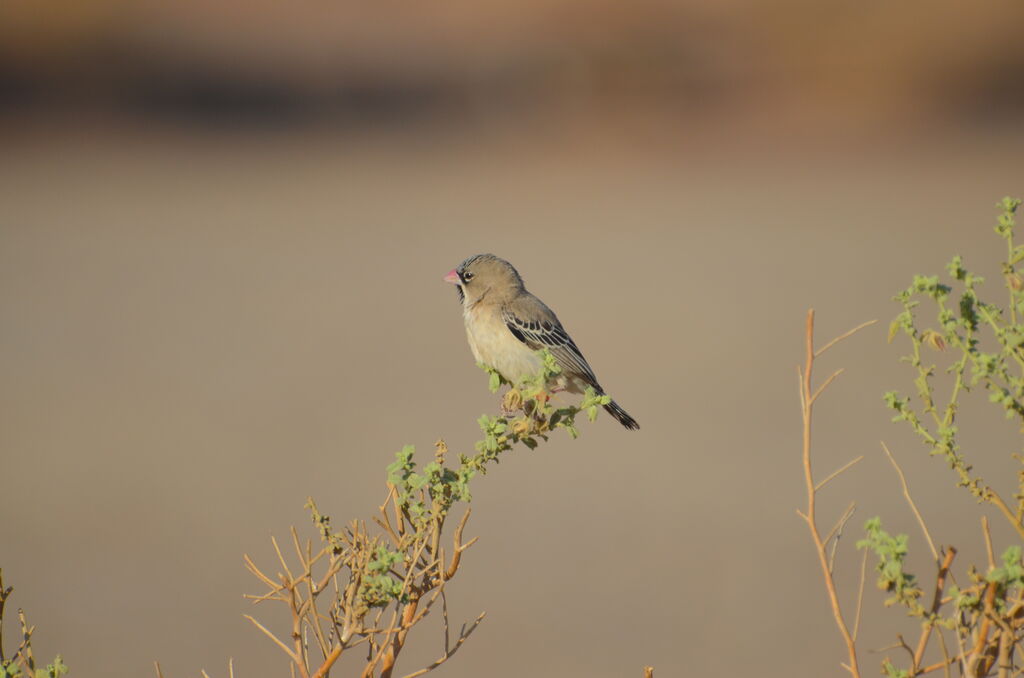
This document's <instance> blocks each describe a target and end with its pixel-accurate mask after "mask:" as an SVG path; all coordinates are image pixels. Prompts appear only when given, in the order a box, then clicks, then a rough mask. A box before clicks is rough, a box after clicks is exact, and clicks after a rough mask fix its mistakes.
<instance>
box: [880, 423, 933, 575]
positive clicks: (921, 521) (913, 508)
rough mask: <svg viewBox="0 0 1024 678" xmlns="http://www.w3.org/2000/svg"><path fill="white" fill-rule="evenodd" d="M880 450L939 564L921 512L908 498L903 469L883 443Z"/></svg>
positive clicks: (908, 491) (911, 499)
mask: <svg viewBox="0 0 1024 678" xmlns="http://www.w3.org/2000/svg"><path fill="white" fill-rule="evenodd" d="M882 449H883V450H884V451H885V456H887V457H889V461H890V462H892V466H893V468H895V469H896V474H897V475H898V476H899V477H900V486H901V487H902V488H903V496H904V497H905V498H906V500H907V503H908V504H910V510H911V511H913V512H914V517H915V518H917V524H918V525H920V526H921V531H922V532H924V538H925V540H926V541H927V542H928V548H929V549H930V550H931V552H932V558H933V559H934V560H935V562H939V551H938V550H937V549H936V548H935V542H934V541H932V535H931V533H930V532H929V531H928V525H927V524H925V522H924V518H923V517H922V516H921V512H920V511H918V510H917V504H915V503H914V500H913V498H912V497H911V496H910V487H909V486H908V485H907V476H906V475H904V473H903V469H902V468H900V465H899V464H898V463H896V457H894V456H893V454H892V452H890V451H889V446H888V445H886V444H885V443H884V442H883V443H882Z"/></svg>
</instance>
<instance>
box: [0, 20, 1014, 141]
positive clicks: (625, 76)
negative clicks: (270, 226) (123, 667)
mask: <svg viewBox="0 0 1024 678" xmlns="http://www.w3.org/2000/svg"><path fill="white" fill-rule="evenodd" d="M401 9H402V11H397V8H396V7H394V6H390V7H385V8H376V7H360V8H358V9H353V8H351V7H335V6H317V7H313V8H309V7H307V8H305V9H302V10H294V9H290V10H287V11H286V10H285V9H282V8H281V7H279V6H275V5H272V4H266V3H261V2H256V3H255V4H253V5H251V6H248V7H246V8H245V10H244V13H243V12H242V11H241V8H238V7H234V6H232V5H229V4H220V3H213V4H202V3H199V2H193V1H192V0H183V1H181V2H173V3H172V2H171V0H154V2H152V3H148V4H147V5H146V7H145V8H139V7H135V6H134V5H132V4H131V3H128V2H126V0H93V2H90V3H80V2H79V0H53V1H52V2H51V3H48V5H47V7H46V8H45V9H41V8H40V7H39V6H37V5H33V4H32V3H17V2H9V3H3V4H2V5H0V115H3V114H7V115H8V116H19V115H20V116H24V115H33V114H37V113H56V114H72V115H73V114H75V113H76V112H78V111H83V110H89V111H97V110H98V111H101V112H105V113H112V114H117V115H131V116H138V117H140V118H143V119H157V120H161V119H162V120H170V121H189V122H193V123H202V124H215V125H216V124H221V123H228V124H234V123H237V122H246V121H249V122H254V123H261V124H282V125H301V124H306V123H309V122H311V121H324V120H327V121H337V122H341V123H352V124H359V125H361V124H367V123H370V122H378V121H389V120H397V121H404V120H410V119H421V118H423V119H445V120H464V119H466V118H469V117H473V116H485V117H486V116H494V115H502V114H507V113H508V112H510V111H512V112H515V111H524V110H526V111H532V110H540V111H544V110H562V109H563V108H564V107H565V106H566V104H570V105H572V106H575V107H577V109H582V110H587V109H590V110H592V111H604V110H614V109H616V108H631V109H640V110H644V109H654V110H660V111H667V112H669V113H671V114H679V115H689V114H693V115H700V114H703V115H707V114H711V115H719V114H722V113H725V114H728V115H730V116H738V117H740V118H742V117H748V118H754V117H756V116H759V115H764V114H765V112H766V110H771V109H772V108H776V109H782V110H802V109H808V110H822V111H827V112H828V113H827V115H826V116H825V117H828V116H836V117H837V118H842V117H844V116H846V117H852V118H856V117H858V116H868V117H874V118H876V119H879V120H886V121H887V122H898V121H903V122H905V123H907V122H909V123H911V124H913V122H914V121H916V120H922V119H923V120H952V121H964V120H969V121H974V122H978V123H985V122H987V121H991V120H1011V121H1012V120H1016V119H1019V118H1021V116H1022V115H1024V88H1021V87H1020V83H1021V82H1022V79H1024V41H1021V40H1020V39H1019V36H1018V33H1019V29H1018V28H1017V27H1018V26H1019V25H1020V21H1019V20H1020V19H1024V5H1022V4H1021V3H1019V2H1018V1H1017V0H993V2H990V3H986V4H985V5H984V6H973V7H972V8H971V9H970V10H965V9H964V8H963V7H962V6H961V5H960V4H959V3H956V2H953V1H952V0H935V1H934V2H931V3H917V2H908V3H901V4H900V5H899V6H889V5H858V6H856V7H853V6H831V7H823V6H821V5H820V4H817V3H813V2H810V1H809V0H785V1H782V2H779V3H773V4H772V6H771V7H770V8H768V7H764V6H763V5H761V4H758V3H756V2H754V1H753V0H734V1H733V2H730V3H714V2H710V0H706V1H702V0H691V1H690V2H677V3H670V2H663V1H661V0H638V2H637V3H635V4H631V5H630V7H629V8H623V7H622V6H620V5H615V4H612V3H603V2H596V3H586V4H581V3H580V2H577V1H576V0H543V1H542V0H524V2H522V3H517V4H515V5H511V4H506V3H497V4H493V5H489V6H487V7H480V6H478V5H473V4H471V3H464V2H449V3H448V4H445V5H442V6H435V7H431V8H429V9H426V8H422V7H417V6H410V7H402V8H401Z"/></svg>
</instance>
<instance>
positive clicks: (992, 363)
mask: <svg viewBox="0 0 1024 678" xmlns="http://www.w3.org/2000/svg"><path fill="white" fill-rule="evenodd" d="M1020 204H1021V201H1020V200H1017V199H1011V198H1004V199H1003V200H1002V201H1001V202H1000V203H999V205H998V207H999V208H1000V209H1001V210H1002V213H1001V214H1000V215H999V216H998V218H997V223H996V226H995V231H996V233H998V234H999V235H1000V237H1002V238H1003V239H1004V240H1005V242H1006V252H1007V254H1006V259H1005V260H1004V261H1002V262H1001V272H1002V275H1003V278H1004V281H1005V287H1006V291H1007V294H1008V300H1007V306H1006V311H1005V312H1004V310H1003V309H1002V308H1000V307H999V306H998V305H996V304H994V303H990V302H988V301H985V300H983V299H982V297H981V296H980V293H979V289H980V287H981V285H982V284H983V282H984V280H983V278H981V277H980V276H978V275H976V274H974V273H972V272H970V271H969V270H968V269H967V268H966V266H965V264H964V261H963V258H962V257H960V256H955V257H953V259H952V260H951V261H950V263H949V264H948V265H947V267H946V270H947V272H948V274H949V276H950V277H951V278H952V280H951V281H950V283H951V284H949V285H947V284H943V283H942V282H940V280H939V276H921V275H917V276H914V278H913V281H912V282H911V284H910V286H909V287H907V288H906V289H905V290H903V291H902V292H900V293H899V294H897V295H896V297H895V300H896V301H898V302H899V303H900V304H901V305H902V306H903V310H902V312H901V313H900V314H899V315H898V316H896V318H895V319H894V320H893V322H892V324H891V325H890V327H889V339H890V341H891V340H892V339H893V338H894V337H895V336H896V335H897V334H899V333H901V332H902V333H903V334H904V335H905V336H906V337H908V338H909V340H910V353H909V354H907V355H905V356H903V357H902V358H901V360H902V361H903V362H906V363H909V364H910V365H911V366H912V367H913V368H914V370H915V372H916V376H915V379H914V386H915V390H916V395H917V400H916V401H915V400H914V399H913V398H912V397H909V396H903V395H901V394H899V393H898V392H896V391H890V392H888V393H886V394H885V396H884V399H885V403H886V405H887V406H888V407H889V408H890V409H892V410H893V411H894V412H895V416H894V417H893V421H902V422H906V423H907V424H908V425H909V426H910V427H911V428H912V429H913V430H914V432H915V433H917V435H918V436H919V437H920V438H921V440H922V441H923V442H924V443H925V444H926V445H927V446H928V447H929V448H930V453H931V454H932V455H936V456H941V457H943V458H945V459H946V461H947V463H948V465H949V467H950V468H951V469H952V470H953V471H954V472H955V473H956V475H957V484H958V486H960V487H964V488H967V490H968V491H969V492H970V493H971V494H972V495H974V496H975V497H977V499H978V500H979V501H988V502H993V503H996V504H997V505H998V504H1000V503H1002V501H1001V499H999V498H998V495H997V494H996V493H995V492H994V490H993V489H992V488H991V487H990V486H989V485H987V484H986V483H985V481H984V480H983V479H982V478H981V477H980V476H978V475H977V474H975V473H974V472H973V468H972V467H971V465H970V464H968V463H967V461H966V459H965V458H964V456H963V454H962V452H961V449H960V443H959V437H958V434H959V428H958V426H957V413H958V411H959V409H960V405H961V400H962V398H963V396H964V394H966V393H970V392H971V391H972V390H973V389H977V388H979V387H980V388H981V389H983V390H984V391H986V392H987V393H988V400H989V402H992V403H995V404H997V405H998V406H999V407H1000V408H1001V409H1002V410H1003V412H1004V413H1005V415H1006V417H1007V419H1013V420H1016V421H1017V423H1018V425H1020V426H1022V427H1024V323H1022V322H1021V318H1024V278H1022V277H1021V275H1020V274H1019V273H1018V271H1017V268H1016V266H1017V264H1018V263H1020V262H1021V261H1022V260H1024V246H1022V245H1017V244H1015V242H1014V226H1015V224H1016V222H1015V213H1016V211H1017V208H1018V207H1019V206H1020ZM954 297H956V298H955V299H954ZM922 303H927V304H929V305H930V306H931V307H932V309H933V313H934V315H933V317H934V323H935V324H934V325H932V326H930V327H929V326H925V325H923V324H922V323H923V322H924V320H923V319H922V318H921V317H919V312H920V308H921V305H922ZM936 353H937V354H945V359H944V361H943V362H944V367H940V366H939V365H937V364H935V363H933V362H932V359H931V357H927V356H931V355H934V354H936ZM940 370H941V371H942V372H944V373H946V374H948V375H950V377H951V379H952V385H951V386H950V387H949V388H947V389H942V388H940V385H939V383H938V380H937V374H938V373H939V372H940ZM1019 481H1024V475H1021V476H1020V477H1019ZM1015 497H1016V498H1017V500H1018V507H1017V508H1018V511H1017V513H1018V514H1019V513H1020V512H1021V511H1024V485H1022V484H1021V482H1018V487H1017V492H1016V494H1015ZM1000 508H1001V510H1003V509H1004V507H1002V506H1001V507H1000ZM1004 515H1012V513H1011V512H1010V511H1009V510H1008V509H1006V510H1004ZM1016 522H1017V524H1018V529H1021V528H1020V520H1019V518H1018V519H1016Z"/></svg>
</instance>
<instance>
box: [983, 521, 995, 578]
mask: <svg viewBox="0 0 1024 678" xmlns="http://www.w3.org/2000/svg"><path fill="white" fill-rule="evenodd" d="M981 533H982V534H983V535H985V553H986V554H987V555H988V569H990V570H994V569H995V567H996V555H995V552H994V551H993V550H992V533H991V532H989V529H988V516H982V517H981Z"/></svg>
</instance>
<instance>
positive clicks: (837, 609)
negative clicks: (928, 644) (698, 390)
mask: <svg viewBox="0 0 1024 678" xmlns="http://www.w3.org/2000/svg"><path fill="white" fill-rule="evenodd" d="M868 324H870V323H866V324H865V325H862V326H861V327H866V326H867V325H868ZM857 329H859V328H854V330H851V331H850V332H848V333H846V334H845V335H843V336H841V337H839V338H837V339H834V340H833V341H832V342H830V343H829V344H828V345H826V346H825V349H827V348H828V347H829V346H831V345H832V344H834V343H836V342H837V341H840V340H841V339H843V338H845V337H847V336H849V335H850V334H853V332H855V331H856V330H857ZM804 340H805V346H806V363H805V367H804V369H803V371H802V372H801V373H800V374H801V377H802V380H801V382H800V403H801V414H802V418H803V467H804V482H805V484H806V488H807V510H806V512H805V514H804V515H805V519H806V522H807V527H808V529H809V530H810V533H811V539H812V540H813V541H814V547H815V550H816V551H817V553H818V561H819V564H820V566H821V571H822V575H823V576H824V579H825V589H826V590H827V592H828V597H829V602H830V604H831V606H832V615H833V616H834V617H835V621H836V626H838V627H839V632H840V634H842V636H843V641H844V642H845V643H846V649H847V652H848V654H849V665H848V667H847V668H848V671H849V672H850V675H851V676H852V678H860V669H859V667H858V664H857V647H856V645H855V643H854V640H853V636H851V635H850V630H849V628H848V627H847V625H846V621H845V619H844V618H843V611H842V606H841V605H840V603H839V594H838V592H837V591H836V585H835V581H834V580H833V579H832V573H831V571H830V570H829V562H828V554H827V553H826V548H825V543H824V542H823V541H822V539H821V534H820V533H819V532H818V525H817V522H816V518H815V494H816V492H815V482H814V473H813V470H812V467H811V417H812V413H813V407H814V403H813V401H812V400H811V374H812V372H813V369H814V358H815V356H816V355H817V354H816V353H815V351H814V310H813V309H811V310H808V311H807V321H806V330H805V336H804ZM823 350H824V349H823Z"/></svg>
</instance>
